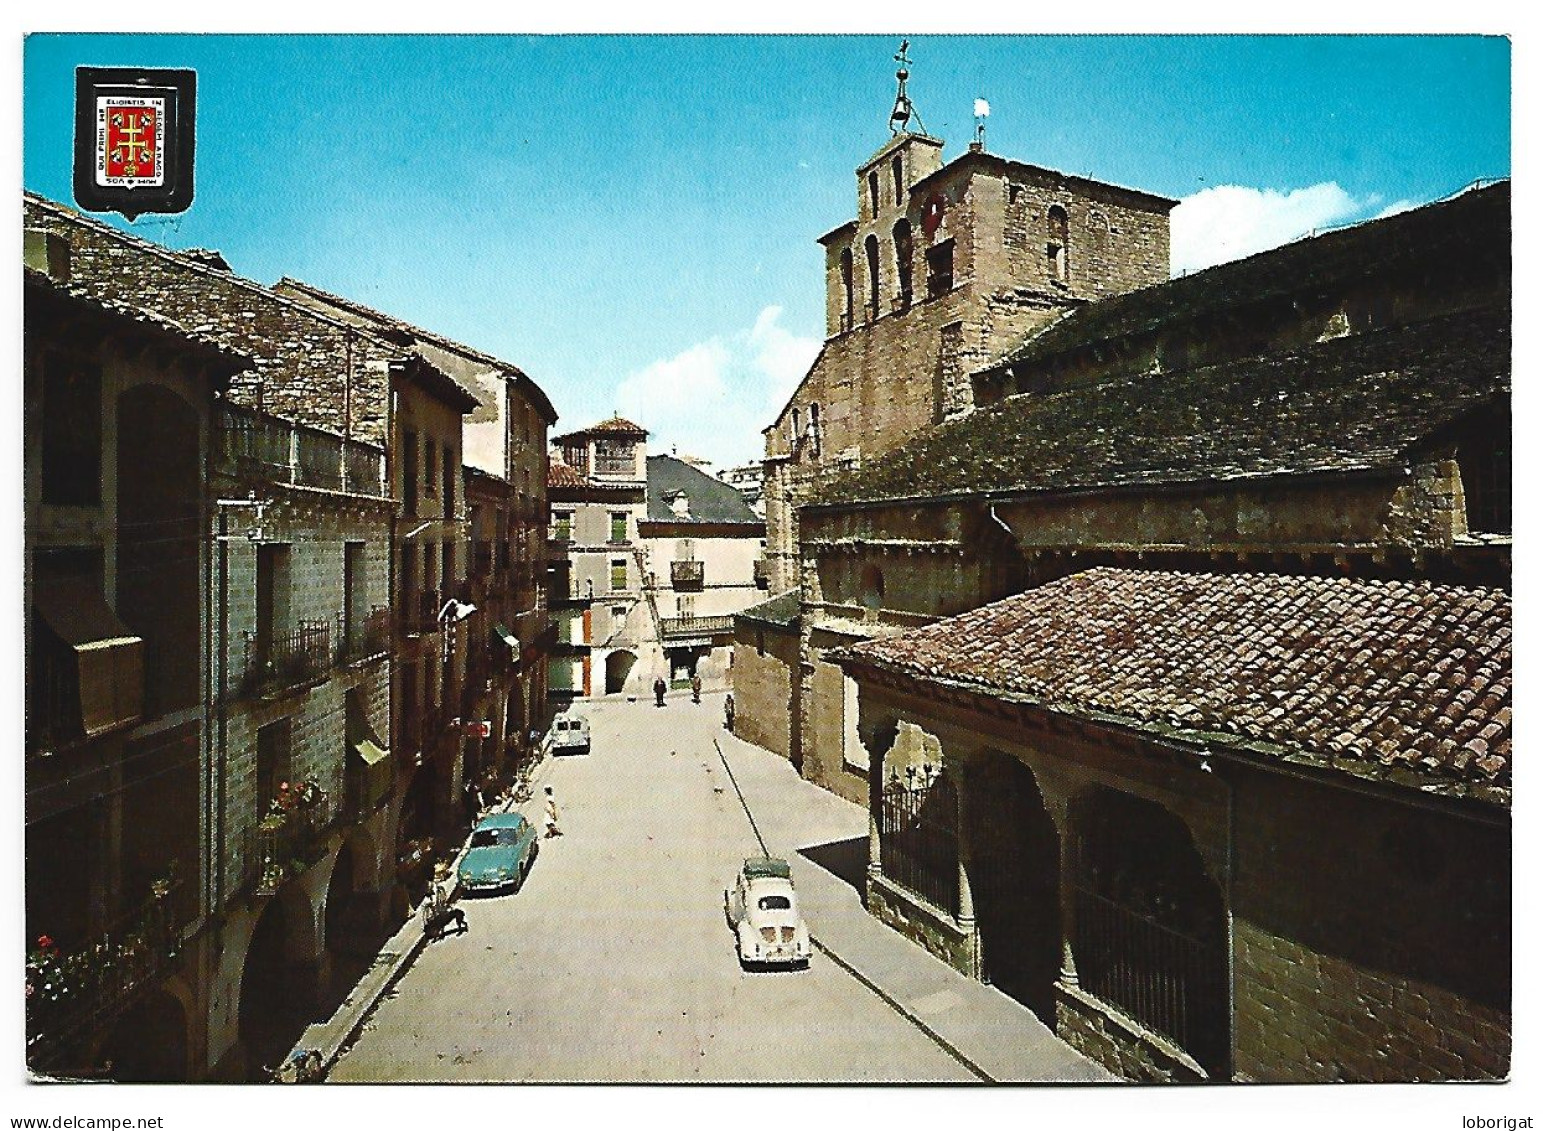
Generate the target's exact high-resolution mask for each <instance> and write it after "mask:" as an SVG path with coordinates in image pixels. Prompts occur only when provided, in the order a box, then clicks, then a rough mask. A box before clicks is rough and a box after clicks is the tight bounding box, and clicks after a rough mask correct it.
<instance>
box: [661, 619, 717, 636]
mask: <svg viewBox="0 0 1543 1131" xmlns="http://www.w3.org/2000/svg"><path fill="white" fill-rule="evenodd" d="M659 623H660V627H661V628H662V629H663V634H664V635H665V636H713V635H715V634H717V633H723V632H733V631H734V618H733V617H660V618H659Z"/></svg>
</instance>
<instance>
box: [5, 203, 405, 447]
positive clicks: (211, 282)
mask: <svg viewBox="0 0 1543 1131" xmlns="http://www.w3.org/2000/svg"><path fill="white" fill-rule="evenodd" d="M26 222H27V224H28V226H29V227H38V228H43V229H46V230H49V231H53V232H56V233H58V234H60V235H62V236H64V237H65V238H66V239H68V240H69V242H70V275H71V281H72V282H74V283H77V284H79V285H82V286H85V287H87V288H88V289H89V290H91V291H92V292H94V293H98V294H102V295H104V296H106V297H108V298H112V299H116V300H118V301H121V302H127V303H130V304H132V305H135V306H138V307H142V308H144V309H146V310H150V311H153V312H154V313H156V314H160V315H162V316H163V317H166V318H170V319H172V320H173V321H175V322H178V323H180V324H182V325H183V326H186V327H187V328H189V329H191V330H196V331H199V332H201V333H204V334H207V335H209V336H211V337H213V338H215V339H217V340H218V341H219V342H220V343H221V344H223V345H225V346H227V347H229V348H230V349H233V350H236V351H237V352H240V353H244V354H248V355H250V356H251V357H252V358H253V369H252V371H251V372H250V373H249V374H243V375H240V376H237V377H236V378H234V379H233V380H232V383H231V392H230V397H231V400H233V401H235V402H236V403H238V404H244V405H248V406H252V407H259V408H262V409H263V410H264V411H267V412H271V413H274V414H275V415H278V416H283V417H285V418H286V419H290V420H296V421H299V422H300V423H302V424H309V425H312V426H314V427H318V428H325V429H327V430H329V431H332V432H336V433H338V434H340V435H346V436H350V437H352V438H355V439H360V440H367V441H369V442H371V443H376V444H383V443H385V442H386V436H385V426H386V414H387V395H388V391H389V390H388V379H389V378H388V373H387V368H386V365H387V363H388V362H389V361H392V360H396V359H398V358H399V357H400V356H401V355H400V353H399V352H398V351H396V350H395V349H392V348H390V347H389V346H387V345H386V343H384V342H382V341H381V340H380V339H377V338H374V337H372V336H369V335H366V334H362V333H360V332H358V331H355V330H351V329H350V328H348V327H346V326H344V325H342V324H341V323H339V322H336V321H333V320H331V319H328V318H325V317H323V316H321V315H318V314H317V313H316V312H315V311H312V310H309V309H307V308H306V307H303V306H301V305H300V304H298V303H296V302H293V301H291V300H289V299H285V298H282V297H280V296H278V295H276V294H274V293H273V292H272V291H269V290H268V289H267V288H265V287H263V286H262V285H260V284H258V283H254V282H252V281H251V280H249V279H243V278H241V277H240V276H238V275H234V274H232V273H230V272H226V271H220V270H218V269H215V268H212V267H205V266H203V265H200V264H196V263H193V262H192V261H190V260H188V259H185V258H183V257H181V256H178V255H176V254H174V253H172V252H168V251H166V250H165V249H164V248H159V247H156V246H155V245H153V244H149V243H146V242H144V241H142V240H139V239H136V238H135V237H133V236H128V235H125V234H123V233H121V232H118V231H116V230H114V229H112V228H109V227H107V226H106V225H104V224H100V223H97V222H96V221H94V220H90V219H87V218H86V217H83V216H80V215H79V214H78V213H75V212H73V211H71V210H69V209H66V208H64V207H62V206H59V205H51V204H50V205H45V204H40V203H38V202H37V201H35V200H33V199H31V198H30V197H29V198H28V199H27V201H26Z"/></svg>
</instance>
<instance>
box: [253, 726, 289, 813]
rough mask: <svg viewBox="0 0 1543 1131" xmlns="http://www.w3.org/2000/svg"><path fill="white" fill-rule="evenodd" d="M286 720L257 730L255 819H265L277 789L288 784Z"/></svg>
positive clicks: (287, 732)
mask: <svg viewBox="0 0 1543 1131" xmlns="http://www.w3.org/2000/svg"><path fill="white" fill-rule="evenodd" d="M289 734H290V727H289V720H288V719H280V720H279V721H278V722H276V723H269V724H268V725H267V726H265V727H258V728H257V818H258V820H261V819H262V818H263V817H265V816H267V814H268V810H269V808H270V807H271V806H272V805H273V803H274V801H275V800H277V798H278V796H279V786H280V785H282V784H284V783H287V782H289Z"/></svg>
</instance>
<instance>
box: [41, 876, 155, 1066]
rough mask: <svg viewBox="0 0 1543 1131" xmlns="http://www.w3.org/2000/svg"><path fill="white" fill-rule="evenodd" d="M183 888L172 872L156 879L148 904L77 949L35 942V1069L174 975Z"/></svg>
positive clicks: (141, 904) (65, 1052)
mask: <svg viewBox="0 0 1543 1131" xmlns="http://www.w3.org/2000/svg"><path fill="white" fill-rule="evenodd" d="M182 888H183V883H182V880H180V879H179V878H177V877H175V876H173V877H171V878H168V879H165V880H158V881H156V882H155V883H154V884H152V885H151V889H150V892H149V894H148V895H147V896H146V897H145V899H144V901H143V902H141V903H140V904H138V905H137V906H136V907H134V908H132V909H131V910H130V911H129V912H128V913H127V914H125V915H123V916H120V917H119V918H118V919H117V920H115V921H114V922H113V923H112V924H110V925H109V926H108V928H107V929H106V930H105V931H103V932H102V934H101V935H100V937H99V938H98V939H97V940H96V941H95V942H93V943H91V944H90V945H88V946H84V947H80V948H78V949H76V950H75V951H73V952H72V953H69V954H62V953H60V952H59V950H58V948H57V947H55V946H54V945H53V941H52V940H51V939H48V938H47V937H46V936H45V937H44V938H42V939H37V940H34V941H33V943H32V945H30V946H29V949H28V955H27V1060H28V1062H29V1063H30V1064H31V1065H32V1067H33V1068H34V1069H40V1068H46V1067H48V1066H49V1065H50V1064H53V1063H56V1062H58V1060H59V1058H60V1057H63V1056H65V1055H66V1054H67V1053H69V1052H70V1050H71V1049H73V1048H75V1047H76V1046H77V1045H78V1044H80V1043H81V1040H82V1039H83V1038H84V1037H86V1036H88V1035H89V1034H91V1033H93V1032H97V1031H99V1030H100V1029H101V1028H103V1027H104V1026H105V1025H107V1024H108V1023H109V1022H111V1021H112V1020H113V1019H114V1018H115V1017H117V1016H118V1015H119V1014H121V1013H123V1012H124V1011H125V1010H126V1009H127V1008H128V1007H129V1006H130V1005H132V1004H133V1003H134V1002H135V1001H136V1000H137V999H138V998H139V997H140V995H141V994H143V993H145V992H146V991H147V990H149V989H151V988H153V987H154V986H155V985H156V984H157V983H158V982H159V981H160V980H161V978H163V977H164V976H165V975H166V974H167V973H169V972H170V969H171V966H172V963H173V962H174V961H175V960H176V958H177V954H178V952H179V950H180V948H181V931H180V929H179V924H178V922H177V915H176V913H175V910H174V909H175V908H176V907H177V906H178V904H179V903H181V902H182V900H180V899H178V896H179V894H180V893H181V891H182ZM45 942H46V943H47V944H48V945H47V946H45V945H43V944H44V943H45Z"/></svg>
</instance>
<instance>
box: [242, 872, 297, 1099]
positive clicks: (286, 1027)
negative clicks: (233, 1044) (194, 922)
mask: <svg viewBox="0 0 1543 1131" xmlns="http://www.w3.org/2000/svg"><path fill="white" fill-rule="evenodd" d="M287 902H288V901H287V900H286V899H285V898H284V896H283V895H278V896H274V897H272V898H270V899H269V900H268V905H267V906H266V907H264V908H263V910H262V914H261V915H260V916H259V917H258V919H257V925H256V926H255V927H254V928H253V929H252V941H251V942H250V943H249V944H248V945H247V951H246V962H245V963H244V965H243V966H242V970H241V1004H240V1009H239V1012H238V1014H237V1024H238V1026H239V1029H240V1033H241V1041H242V1043H243V1044H244V1045H245V1046H246V1067H247V1079H248V1080H251V1081H254V1082H255V1081H262V1080H266V1079H267V1078H268V1073H267V1069H271V1068H275V1067H277V1066H278V1063H279V1061H280V1060H281V1059H282V1058H283V1056H284V1054H285V1053H287V1052H288V1051H289V1050H290V1048H291V1047H292V1045H293V1043H294V1040H295V1038H296V1037H298V1036H299V1035H300V1033H301V1032H302V1031H303V1030H304V1028H305V1025H306V1023H307V1021H308V1020H309V1008H308V1007H309V1006H310V1004H311V1001H312V997H313V995H312V994H311V993H310V992H309V990H308V989H307V990H303V991H299V992H297V988H298V987H301V986H305V987H310V986H311V985H312V984H313V983H311V982H309V981H307V980H306V979H305V978H304V977H303V973H302V971H301V970H300V968H299V964H298V963H295V962H293V961H292V960H291V959H290V958H289V947H290V946H291V941H290V939H291V935H292V933H293V931H294V929H295V924H292V923H290V921H289V920H290V919H291V917H293V916H294V914H295V909H294V908H290V907H286V906H285V904H286V903H287Z"/></svg>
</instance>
